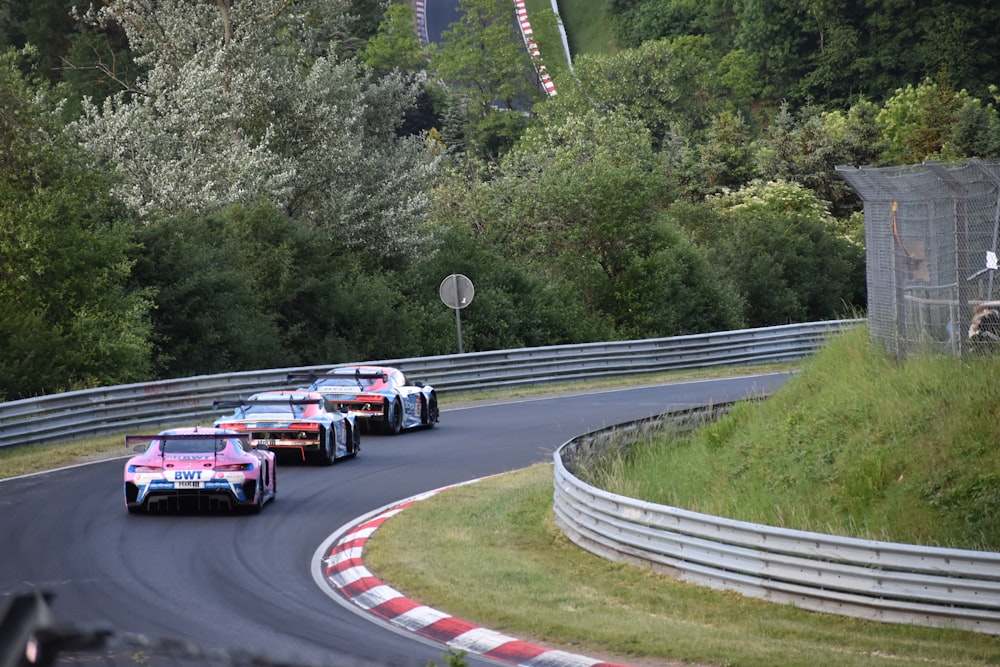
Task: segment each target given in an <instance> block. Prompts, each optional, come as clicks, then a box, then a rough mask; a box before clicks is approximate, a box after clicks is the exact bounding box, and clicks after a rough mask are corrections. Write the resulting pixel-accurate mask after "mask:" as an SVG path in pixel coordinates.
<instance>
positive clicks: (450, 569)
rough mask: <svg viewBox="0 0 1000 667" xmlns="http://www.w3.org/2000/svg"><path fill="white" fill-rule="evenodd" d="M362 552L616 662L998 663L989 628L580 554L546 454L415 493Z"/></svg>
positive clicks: (476, 607) (503, 620)
mask: <svg viewBox="0 0 1000 667" xmlns="http://www.w3.org/2000/svg"><path fill="white" fill-rule="evenodd" d="M364 560H365V564H366V566H367V567H368V568H369V569H370V570H371V571H372V572H374V573H375V574H377V576H379V577H380V578H381V579H383V580H384V581H386V582H387V583H389V584H390V585H392V586H393V587H395V588H396V589H398V590H400V591H402V592H403V593H405V594H406V595H408V596H409V597H411V598H413V599H416V600H419V601H420V602H422V603H424V604H427V605H430V606H431V607H434V608H438V609H442V610H445V611H447V612H448V613H449V614H452V615H454V616H456V617H458V618H462V619H465V620H467V621H470V622H473V623H477V624H480V625H482V626H484V627H488V628H490V629H493V630H496V631H498V632H503V633H505V634H509V635H512V636H514V637H517V638H520V639H523V640H526V641H532V642H535V643H539V644H542V645H545V646H549V647H552V648H559V649H564V650H567V651H570V652H573V653H578V654H583V655H587V656H589V657H593V658H601V659H605V660H613V661H617V662H623V663H626V664H635V665H651V664H659V665H665V664H667V661H668V660H678V661H683V662H684V664H712V665H742V666H746V667H755V666H760V667H791V666H797V665H802V666H807V667H817V666H822V665H837V666H838V667H853V666H856V665H857V666H861V665H915V664H919V665H927V666H932V665H952V666H960V665H989V664H998V662H1000V644H998V642H997V638H996V637H991V636H986V635H978V634H975V633H971V632H962V631H957V630H942V629H934V628H921V627H916V626H905V625H895V624H882V623H873V622H866V621H860V620H857V619H851V618H842V617H838V616H831V615H824V614H818V613H812V612H807V611H803V610H799V609H796V608H794V607H790V606H785V605H776V604H769V603H766V602H762V601H759V600H755V599H751V598H745V597H742V596H740V595H736V594H732V593H725V592H719V591H713V590H710V589H707V588H702V587H699V586H695V585H692V584H685V583H681V582H678V581H676V580H674V579H672V578H670V577H668V576H665V575H661V574H656V573H654V572H652V571H650V570H647V569H644V568H640V567H636V566H630V565H624V564H619V563H614V562H611V561H607V560H604V559H602V558H599V557H597V556H594V555H592V554H590V553H588V552H586V551H583V550H582V549H580V548H579V547H577V546H576V545H574V544H572V543H571V542H569V541H568V540H567V539H566V538H565V537H564V536H563V535H562V533H561V532H560V531H559V530H558V528H557V527H556V526H555V524H554V520H553V516H552V466H551V465H549V464H544V465H541V464H540V465H536V466H533V467H531V468H528V469H525V470H521V471H517V472H513V473H509V474H506V475H502V476H499V477H494V478H490V479H487V480H483V481H480V482H477V483H476V484H471V485H467V486H461V487H456V488H453V489H450V490H448V491H445V492H442V493H440V494H438V495H436V496H433V497H431V498H429V499H427V500H424V501H421V502H419V503H416V504H415V505H413V506H411V507H409V508H408V509H407V510H406V511H405V512H402V513H400V514H398V515H396V516H394V517H393V518H391V519H389V520H388V521H386V522H385V523H384V524H382V526H381V527H380V528H379V530H378V531H376V532H375V533H374V534H373V535H372V537H371V538H370V539H369V540H368V542H367V544H366V548H365V553H364ZM671 664H675V663H671Z"/></svg>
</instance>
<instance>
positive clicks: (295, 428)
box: [288, 424, 319, 431]
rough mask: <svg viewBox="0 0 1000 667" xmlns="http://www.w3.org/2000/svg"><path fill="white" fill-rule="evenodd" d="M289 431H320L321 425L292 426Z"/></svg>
mask: <svg viewBox="0 0 1000 667" xmlns="http://www.w3.org/2000/svg"><path fill="white" fill-rule="evenodd" d="M288 430H289V431H318V430H319V424H291V425H289V427H288Z"/></svg>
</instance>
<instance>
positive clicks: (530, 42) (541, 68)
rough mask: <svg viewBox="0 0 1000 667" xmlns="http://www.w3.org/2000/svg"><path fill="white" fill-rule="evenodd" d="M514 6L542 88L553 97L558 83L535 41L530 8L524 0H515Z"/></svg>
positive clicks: (522, 35)
mask: <svg viewBox="0 0 1000 667" xmlns="http://www.w3.org/2000/svg"><path fill="white" fill-rule="evenodd" d="M514 8H515V10H516V11H517V22H518V24H519V25H520V26H521V37H523V38H524V45H525V46H526V47H528V53H529V54H531V62H533V63H534V65H535V71H537V72H538V79H539V80H540V81H541V82H542V88H544V89H545V92H546V94H547V95H548V96H549V97H552V96H553V95H555V94H556V85H555V84H554V83H552V77H551V76H549V72H548V70H546V69H545V63H544V62H542V53H541V51H540V50H539V48H538V44H536V43H535V37H534V34H535V31H534V30H532V29H531V22H530V21H528V8H527V7H526V6H525V4H524V0H514Z"/></svg>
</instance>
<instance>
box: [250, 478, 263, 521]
mask: <svg viewBox="0 0 1000 667" xmlns="http://www.w3.org/2000/svg"><path fill="white" fill-rule="evenodd" d="M254 495H255V496H256V497H255V498H254V499H253V504H252V505H250V513H251V514H260V511H261V510H262V509H264V475H263V474H261V475H257V486H256V487H255V490H254Z"/></svg>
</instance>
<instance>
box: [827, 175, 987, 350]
mask: <svg viewBox="0 0 1000 667" xmlns="http://www.w3.org/2000/svg"><path fill="white" fill-rule="evenodd" d="M837 171H838V172H839V173H840V174H841V176H843V178H844V179H845V180H846V181H847V182H848V184H849V185H850V186H851V187H852V188H853V189H854V190H855V192H857V193H858V196H859V197H861V199H862V201H863V202H864V206H865V244H866V248H867V258H866V259H867V286H868V327H869V332H870V336H871V338H872V342H873V343H877V344H880V345H882V346H883V347H884V349H885V350H886V351H888V352H889V353H891V354H893V355H894V356H896V357H905V356H907V355H910V354H913V353H914V352H916V351H918V350H928V349H929V350H937V351H940V352H943V353H950V354H955V355H963V354H967V353H970V352H974V351H981V350H983V349H989V348H993V347H994V346H1000V280H998V279H997V276H996V273H997V269H998V266H997V253H998V249H997V241H998V222H1000V163H997V162H985V161H981V160H976V159H973V160H969V161H967V162H961V163H930V162H928V163H923V164H919V165H909V166H901V167H837Z"/></svg>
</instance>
